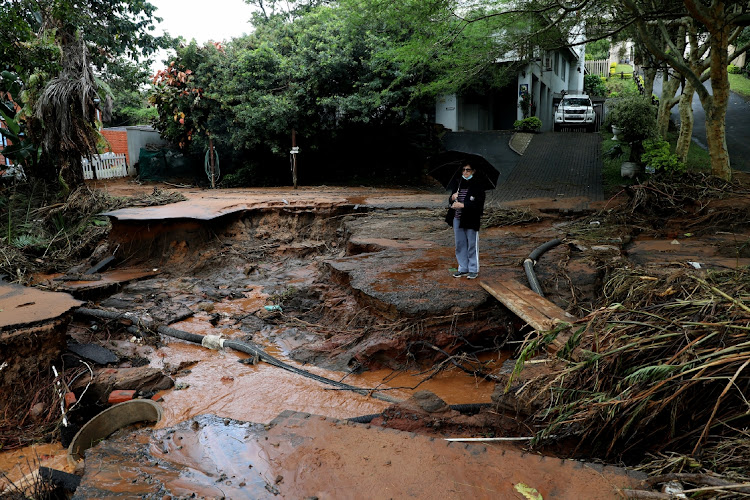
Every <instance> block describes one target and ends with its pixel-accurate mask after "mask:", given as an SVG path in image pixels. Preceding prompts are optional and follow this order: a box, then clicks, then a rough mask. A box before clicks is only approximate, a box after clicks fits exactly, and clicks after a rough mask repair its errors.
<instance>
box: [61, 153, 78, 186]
mask: <svg viewBox="0 0 750 500" xmlns="http://www.w3.org/2000/svg"><path fill="white" fill-rule="evenodd" d="M60 180H61V181H62V182H64V183H65V185H64V186H63V190H64V191H65V195H66V196H67V195H68V194H70V193H72V192H74V191H75V190H76V189H78V188H79V187H80V186H83V183H84V180H83V167H82V165H81V157H80V155H79V154H78V153H75V152H73V153H70V154H66V155H64V156H62V157H61V158H60Z"/></svg>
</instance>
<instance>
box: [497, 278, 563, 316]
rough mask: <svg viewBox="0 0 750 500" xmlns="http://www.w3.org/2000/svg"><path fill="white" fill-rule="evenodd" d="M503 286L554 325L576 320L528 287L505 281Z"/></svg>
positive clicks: (513, 281)
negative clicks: (559, 322)
mask: <svg viewBox="0 0 750 500" xmlns="http://www.w3.org/2000/svg"><path fill="white" fill-rule="evenodd" d="M503 284H504V285H505V287H506V288H507V289H508V290H512V291H513V292H514V293H515V294H516V295H518V296H519V297H520V298H522V299H523V300H526V301H527V302H529V303H530V304H532V305H533V306H534V307H535V308H536V309H538V310H539V312H541V313H542V314H544V315H545V316H547V317H548V318H549V319H551V320H552V321H553V322H554V323H557V322H558V321H568V322H570V321H575V319H576V318H575V317H574V316H573V315H572V314H568V313H567V312H565V310H563V309H562V308H560V307H558V306H557V304H555V303H553V302H551V301H550V300H548V299H545V298H544V297H542V296H540V295H539V294H537V293H536V292H534V291H533V290H532V289H530V288H529V287H527V286H524V285H522V284H521V283H519V282H518V281H516V280H513V279H510V280H506V281H504V282H503Z"/></svg>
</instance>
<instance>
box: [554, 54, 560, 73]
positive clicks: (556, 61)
mask: <svg viewBox="0 0 750 500" xmlns="http://www.w3.org/2000/svg"><path fill="white" fill-rule="evenodd" d="M559 65H560V54H558V53H557V52H555V74H556V75H559V74H560V73H558V66H559Z"/></svg>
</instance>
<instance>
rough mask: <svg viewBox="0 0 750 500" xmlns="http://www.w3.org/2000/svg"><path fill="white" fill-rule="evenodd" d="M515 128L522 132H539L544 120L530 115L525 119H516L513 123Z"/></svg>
mask: <svg viewBox="0 0 750 500" xmlns="http://www.w3.org/2000/svg"><path fill="white" fill-rule="evenodd" d="M513 128H515V129H516V130H518V131H521V132H539V129H541V128H542V120H540V119H539V118H537V117H536V116H530V117H528V118H524V119H523V120H516V121H515V122H514V123H513Z"/></svg>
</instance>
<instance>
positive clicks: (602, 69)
mask: <svg viewBox="0 0 750 500" xmlns="http://www.w3.org/2000/svg"><path fill="white" fill-rule="evenodd" d="M585 66H586V73H588V74H589V75H599V76H608V75H609V60H607V59H599V60H598V61H585Z"/></svg>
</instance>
